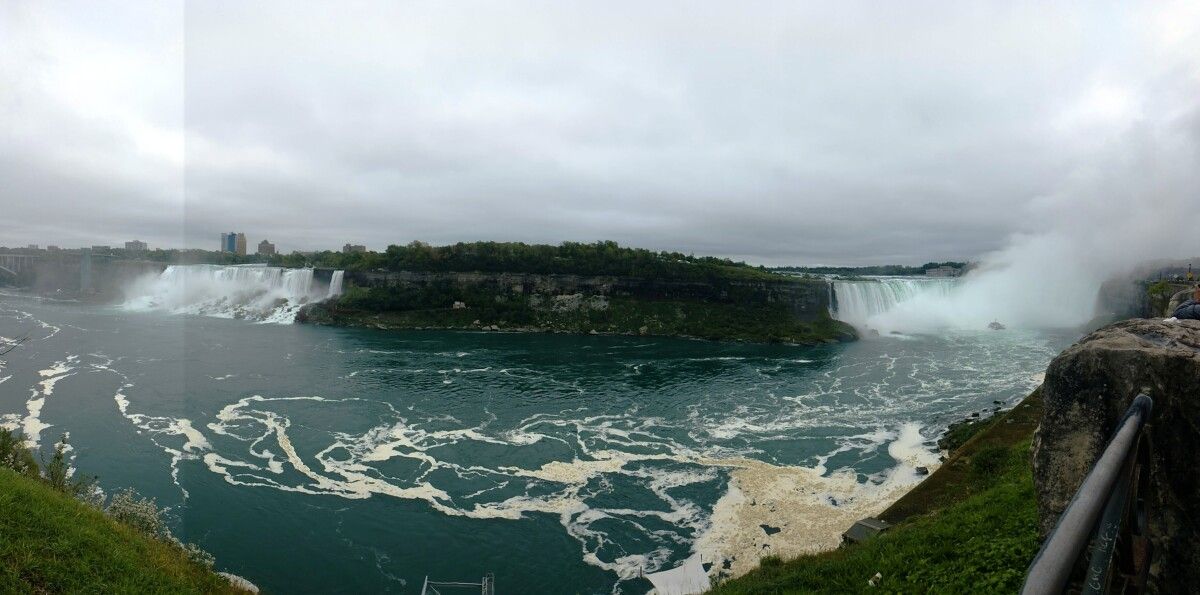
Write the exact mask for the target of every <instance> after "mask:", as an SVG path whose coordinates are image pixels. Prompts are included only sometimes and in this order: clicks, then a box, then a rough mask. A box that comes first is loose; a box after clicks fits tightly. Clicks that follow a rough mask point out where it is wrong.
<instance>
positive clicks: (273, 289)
mask: <svg viewBox="0 0 1200 595" xmlns="http://www.w3.org/2000/svg"><path fill="white" fill-rule="evenodd" d="M343 275H344V273H343V271H334V272H333V274H332V278H331V279H330V282H329V284H328V286H326V287H324V288H322V287H321V286H320V284H318V283H316V282H315V281H314V278H313V269H310V268H297V269H291V268H283V267H271V266H265V265H257V264H250V265H234V266H227V265H210V264H194V265H171V266H168V267H167V268H166V270H164V271H163V272H162V273H161V274H158V275H147V276H146V277H144V278H142V279H139V280H138V281H136V282H135V283H133V285H132V286H131V287H129V288H128V289H127V290H126V301H125V303H124V307H125V309H127V310H130V311H165V312H170V313H172V314H193V315H201V316H214V317H219V318H236V319H244V320H251V321H255V322H265V323H285V324H286V323H291V322H293V321H295V319H296V313H297V312H298V311H299V310H300V308H301V307H303V306H304V305H305V304H307V303H309V302H314V301H319V300H322V299H327V298H331V297H334V296H337V295H339V294H340V293H341V291H342V279H343Z"/></svg>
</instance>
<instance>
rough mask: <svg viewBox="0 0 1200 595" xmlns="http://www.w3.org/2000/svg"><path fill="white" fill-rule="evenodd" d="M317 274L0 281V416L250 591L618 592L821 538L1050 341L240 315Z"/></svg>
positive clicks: (1028, 368)
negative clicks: (673, 571) (468, 327)
mask: <svg viewBox="0 0 1200 595" xmlns="http://www.w3.org/2000/svg"><path fill="white" fill-rule="evenodd" d="M340 281H341V276H334V277H331V278H330V279H329V286H326V285H324V284H323V283H321V282H320V281H315V280H314V279H313V278H312V271H305V270H303V269H300V270H280V269H271V268H269V267H184V268H175V269H167V270H166V271H164V272H163V274H162V275H157V276H153V277H150V278H147V279H145V280H143V281H142V282H139V283H138V284H137V285H136V286H135V287H131V290H130V294H131V295H130V297H129V299H128V300H127V301H126V302H125V303H124V304H122V305H120V306H117V307H108V308H105V307H96V306H88V305H84V304H71V303H54V302H41V301H35V300H29V299H21V298H16V297H0V337H16V336H21V335H22V334H23V333H25V332H30V333H31V335H30V336H31V340H30V341H29V342H28V343H27V344H26V345H25V346H24V347H22V348H21V349H20V350H18V351H16V352H14V353H13V354H10V355H9V357H8V361H7V362H6V363H5V365H4V366H3V367H2V368H0V378H2V379H4V380H3V381H0V424H3V425H5V426H6V427H10V428H18V429H21V428H25V429H28V430H29V432H27V436H26V437H27V439H28V440H30V441H31V443H33V444H34V445H35V446H36V447H39V448H41V449H43V451H45V449H48V448H50V447H51V446H52V444H53V442H54V441H56V440H57V439H58V438H59V437H60V436H62V435H63V434H67V433H69V435H70V439H71V441H72V443H73V445H74V449H73V450H72V451H71V453H70V454H71V456H72V457H73V458H72V464H73V465H74V466H75V467H76V468H78V469H80V470H82V471H83V472H86V473H88V474H97V475H99V476H100V478H101V485H102V487H103V488H104V489H105V490H107V491H110V492H111V491H112V490H117V489H120V488H123V487H133V488H135V489H137V490H138V491H139V492H141V493H143V494H145V495H147V496H151V497H155V498H156V499H157V500H158V501H159V503H160V504H162V505H164V506H167V507H169V508H170V510H171V511H172V513H171V514H172V529H173V530H174V531H175V532H176V534H178V535H181V536H184V537H185V538H187V539H188V540H189V541H195V542H197V543H199V544H200V545H202V546H203V547H204V548H205V549H207V550H209V551H210V552H212V553H214V554H215V555H216V556H217V559H218V561H219V564H220V565H221V568H220V569H221V570H226V571H230V572H233V573H235V574H238V575H241V576H245V577H247V578H248V579H250V580H251V581H253V582H254V583H256V584H258V585H260V586H263V587H264V588H266V589H270V590H275V591H284V592H312V593H319V592H320V593H328V592H365V591H370V592H378V591H385V592H386V591H403V590H405V589H406V587H407V588H411V587H412V585H414V584H417V583H419V582H420V580H421V579H422V578H423V577H424V576H425V575H426V574H428V575H430V576H431V577H440V578H443V579H471V578H476V579H477V578H478V576H482V575H483V574H485V573H487V572H493V573H495V574H496V576H497V582H498V584H500V585H503V586H504V588H505V590H510V591H514V592H546V593H552V592H553V593H557V592H586V593H644V592H645V591H646V590H647V589H648V588H649V586H648V583H646V582H645V581H644V580H643V579H641V578H639V576H641V575H642V574H644V573H648V572H654V571H657V570H664V569H668V568H672V567H674V566H676V565H678V564H680V563H682V562H683V561H684V560H687V559H689V558H691V557H692V556H699V557H700V559H701V560H703V561H704V562H705V563H706V564H709V565H710V566H709V568H710V571H711V572H712V573H713V575H714V576H716V575H718V574H720V573H722V572H724V573H726V574H738V573H741V572H744V571H745V570H747V569H749V568H751V567H753V566H754V564H756V562H757V560H758V559H759V557H760V556H762V555H768V554H773V555H783V556H788V555H796V554H799V553H802V552H807V551H815V550H820V549H828V548H830V547H834V546H836V542H837V539H838V534H839V533H840V532H841V531H842V530H844V529H845V528H846V527H847V526H849V524H850V523H852V522H853V521H855V520H857V519H858V518H861V517H862V516H867V515H870V514H875V513H877V512H878V511H880V510H881V509H882V508H883V507H885V506H886V505H887V504H888V503H889V502H891V501H893V500H894V499H895V498H897V497H898V496H899V495H900V494H902V493H904V492H905V491H906V490H908V489H909V488H911V486H913V485H915V484H916V483H917V482H919V481H920V480H921V477H922V476H921V475H920V474H918V473H917V471H916V468H917V467H930V468H933V467H936V465H937V464H938V454H939V453H937V452H936V449H935V446H934V441H935V440H936V438H937V436H938V434H939V433H940V432H941V431H942V430H943V429H944V428H945V427H946V426H947V425H948V424H949V423H951V422H953V421H956V420H958V419H961V418H963V417H965V416H967V415H969V414H971V413H975V412H979V411H983V410H988V409H992V408H994V407H998V406H1000V407H1002V406H1007V405H1011V404H1013V403H1015V402H1016V401H1017V400H1019V399H1020V398H1022V397H1023V396H1024V395H1026V394H1027V393H1028V392H1029V391H1030V390H1031V389H1032V388H1034V387H1035V386H1036V385H1037V383H1038V373H1039V372H1041V371H1042V370H1043V369H1044V367H1045V364H1046V363H1047V362H1048V361H1049V359H1050V358H1051V357H1052V356H1053V354H1054V353H1056V352H1057V351H1058V350H1059V349H1061V347H1062V346H1064V345H1065V344H1066V343H1069V341H1070V340H1071V339H1072V336H1070V335H1065V334H1055V333H1048V332H1043V331H1034V330H1024V329H1015V330H1013V331H1011V332H1003V333H997V332H993V331H987V330H980V331H975V330H970V329H958V330H947V331H945V332H939V333H922V332H915V331H908V332H906V333H904V334H903V335H896V334H891V333H887V332H884V333H881V334H880V336H879V337H872V338H871V339H870V340H864V341H860V342H857V343H854V344H850V345H833V346H820V347H795V346H779V345H775V346H772V345H742V344H726V343H713V342H699V341H686V340H674V339H658V338H653V339H652V338H634V337H589V336H562V335H530V334H504V333H496V334H487V333H466V332H433V331H429V332H406V333H394V332H393V333H388V332H374V331H366V330H353V329H335V328H324V327H319V328H318V327H308V326H305V325H294V324H265V325H263V324H251V322H267V321H274V322H283V321H286V319H287V316H288V314H289V313H291V312H292V311H293V308H294V307H295V306H297V305H299V304H302V303H307V302H310V301H312V300H317V299H324V297H327V296H329V295H331V294H332V293H336V291H337V288H336V287H335V285H337V284H338V283H340ZM845 283H849V284H858V285H846V284H845ZM934 283H948V284H949V285H934ZM953 283H955V282H954V281H949V282H944V281H933V280H924V279H909V280H898V279H894V280H884V281H862V282H858V281H852V282H844V283H843V282H838V284H835V286H834V288H833V291H834V292H835V295H836V298H837V301H838V306H839V308H838V312H837V315H838V316H839V317H843V319H852V320H853V321H855V323H856V324H860V323H863V322H864V321H865V323H868V324H869V323H870V322H871V321H873V320H877V319H879V317H880V316H883V315H886V314H887V313H888V312H889V311H894V310H895V309H897V308H899V307H902V306H903V305H904V304H906V303H911V302H912V301H913V300H916V299H920V296H921V295H922V294H923V293H924V292H927V291H929V292H942V291H952V287H953ZM292 315H294V314H292ZM234 318H241V320H235V319H234ZM763 525H766V526H768V527H771V528H773V529H778V531H777V532H773V533H770V534H768V533H767V532H766V531H765V530H764V529H763V528H762V526H763ZM278 543H288V544H289V546H288V547H287V548H279V547H278V545H277V544H278ZM518 543H519V544H521V547H520V548H519V549H515V548H514V547H513V544H518ZM297 568H322V572H321V573H319V576H318V575H317V574H310V573H303V572H299V573H298V572H297V571H296V569H297Z"/></svg>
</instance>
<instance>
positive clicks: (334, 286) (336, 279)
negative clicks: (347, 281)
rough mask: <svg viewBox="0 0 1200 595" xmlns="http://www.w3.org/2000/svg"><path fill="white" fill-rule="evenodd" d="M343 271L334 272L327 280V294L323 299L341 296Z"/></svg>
mask: <svg viewBox="0 0 1200 595" xmlns="http://www.w3.org/2000/svg"><path fill="white" fill-rule="evenodd" d="M344 275H345V272H344V271H334V272H333V276H332V277H330V278H329V293H327V294H325V299H329V298H332V297H337V296H339V295H342V277H343V276H344Z"/></svg>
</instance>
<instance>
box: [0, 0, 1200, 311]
mask: <svg viewBox="0 0 1200 595" xmlns="http://www.w3.org/2000/svg"><path fill="white" fill-rule="evenodd" d="M0 11H2V12H3V18H2V19H0V39H4V40H5V41H4V44H5V49H6V51H4V52H0V109H2V110H3V113H4V114H5V118H4V119H3V122H2V123H0V180H3V184H0V205H3V211H4V213H3V217H2V218H0V244H7V245H22V244H26V243H39V244H47V243H57V244H62V245H81V244H91V243H119V242H120V241H123V240H126V239H133V238H141V239H145V240H148V241H150V242H151V243H152V244H155V245H160V246H191V247H205V248H212V247H215V246H216V238H217V236H218V234H219V233H220V232H221V231H229V230H237V231H243V232H245V233H247V234H248V236H249V237H250V238H251V240H253V241H255V242H256V241H257V240H258V239H261V238H269V239H271V240H272V241H274V242H276V243H277V244H278V245H279V247H280V248H281V249H283V250H292V249H316V248H336V247H338V246H340V245H341V244H343V243H345V242H354V243H365V244H367V245H368V246H370V247H372V248H375V249H381V248H383V247H384V246H386V245H387V244H388V243H406V242H408V241H411V240H414V239H420V240H424V241H428V242H434V243H444V242H453V241H466V240H475V239H495V240H520V241H528V242H559V241H563V240H584V241H586V240H596V239H615V240H617V241H620V242H622V243H626V244H632V245H637V246H644V247H649V248H657V249H672V250H682V251H691V252H696V253H703V254H716V255H723V256H732V257H735V258H743V259H747V260H750V261H752V262H756V263H765V264H788V263H810V264H816V263H827V264H865V263H881V262H901V263H919V262H924V261H926V260H934V259H937V260H942V259H950V258H976V257H979V256H981V255H986V254H992V255H993V256H992V257H990V258H989V262H991V263H995V266H997V267H999V266H1000V265H1002V264H1004V263H1008V268H1009V269H1014V267H1018V268H1019V266H1021V265H1018V264H1016V263H1017V262H1020V261H1022V257H1021V254H1022V251H1032V253H1034V254H1038V255H1044V254H1047V253H1048V252H1047V251H1050V252H1054V253H1057V254H1067V253H1071V254H1076V253H1078V254H1081V255H1082V256H1081V258H1082V260H1080V261H1079V262H1080V263H1082V264H1078V265H1073V266H1071V267H1070V272H1069V273H1066V274H1069V275H1074V274H1079V275H1081V276H1084V275H1086V276H1089V277H1090V276H1091V275H1092V273H1085V272H1084V271H1090V270H1091V269H1092V268H1093V263H1096V262H1100V261H1104V260H1106V259H1110V257H1111V258H1124V257H1125V256H1126V255H1127V254H1128V252H1125V251H1111V250H1109V248H1108V247H1107V245H1106V244H1105V242H1108V243H1109V244H1108V245H1120V244H1121V243H1126V244H1128V243H1129V242H1134V243H1138V245H1139V246H1142V247H1143V248H1144V249H1142V248H1139V249H1138V250H1136V251H1135V252H1137V253H1138V255H1139V256H1140V255H1141V253H1143V252H1144V253H1151V252H1153V253H1154V255H1156V256H1179V255H1184V254H1188V253H1195V252H1197V251H1200V247H1198V246H1197V243H1196V241H1195V240H1194V239H1192V237H1193V236H1194V234H1191V233H1190V232H1189V231H1188V230H1186V229H1180V228H1179V227H1178V226H1176V225H1175V224H1174V222H1173V221H1172V219H1173V218H1172V217H1171V215H1170V213H1172V212H1173V211H1172V210H1171V209H1184V210H1187V208H1188V207H1193V210H1194V206H1195V202H1196V199H1195V198H1194V196H1195V194H1194V192H1188V191H1187V190H1185V189H1183V188H1185V187H1186V185H1187V184H1189V183H1192V182H1194V180H1191V179H1188V178H1187V174H1186V173H1179V172H1181V171H1184V170H1186V168H1187V167H1192V168H1194V166H1195V162H1194V154H1189V153H1188V152H1187V151H1188V150H1190V149H1188V148H1187V147H1191V148H1194V144H1189V143H1194V138H1195V117H1194V114H1195V106H1196V104H1197V98H1200V93H1198V91H1200V32H1198V26H1197V23H1200V14H1197V10H1196V7H1195V6H1194V4H1189V3H1184V2H1180V3H1176V4H1170V3H1160V4H1154V5H1088V4H1084V5H1076V6H1047V5H1044V4H1027V5H1017V4H1013V3H1007V2H1005V3H1001V2H997V3H991V4H987V3H983V4H976V3H972V4H971V5H970V6H959V5H954V4H950V5H947V4H937V5H935V4H932V3H930V4H924V3H917V4H911V3H907V4H904V5H880V4H878V3H865V2H863V3H855V2H850V3H840V4H839V5H838V6H837V7H829V6H817V5H792V4H788V3H753V2H751V3H748V4H741V5H738V6H737V7H734V6H732V5H729V4H727V3H717V2H697V3H688V5H687V8H686V10H683V9H681V7H680V6H679V5H670V4H661V5H654V6H646V5H645V4H644V3H633V2H605V3H586V4H585V3H560V2H548V3H523V2H516V3H503V4H501V3H474V2H463V3H453V4H445V3H442V4H433V5H430V4H418V3H393V2H386V3H385V2H377V3H370V2H366V3H353V4H349V5H337V6H335V5H331V4H327V3H315V2H314V3H303V2H302V3H296V2H288V3H271V2H263V3H253V4H252V5H251V4H249V3H241V2H224V1H213V2H186V3H182V4H181V3H147V4H145V5H142V6H136V5H129V4H122V5H111V6H105V5H101V4H97V3H79V4H56V5H46V4H45V3H36V2H27V3H26V2H14V3H7V4H5V5H4V7H3V8H0ZM1189 114H1191V115H1189ZM1169 143H1174V144H1169ZM1188 159H1192V161H1188ZM1151 171H1153V172H1155V173H1157V174H1159V175H1157V176H1155V179H1151V176H1149V175H1147V172H1151ZM1172 176H1174V177H1172ZM1179 178H1183V179H1182V181H1181V180H1180V179H1179ZM1192 187H1193V188H1194V187H1195V186H1194V185H1193V186H1192ZM1130 214H1136V215H1137V216H1136V217H1134V218H1133V219H1132V220H1131V219H1130V216H1129V215H1130ZM1143 216H1144V218H1145V221H1142V218H1143ZM1175 219H1177V218H1175ZM1117 234H1138V235H1136V236H1132V237H1140V238H1141V239H1138V240H1128V239H1126V240H1118V239H1115V238H1117V237H1126V238H1128V237H1131V236H1119V235H1117ZM1173 234H1174V235H1173ZM1110 236H1111V237H1112V238H1110ZM1022 238H1036V239H1035V240H1030V242H1033V244H1031V243H1029V242H1025V241H1024V240H1022ZM1159 240H1162V241H1159ZM1055 243H1058V244H1061V245H1063V246H1064V247H1063V248H1062V249H1061V250H1057V249H1056V250H1057V251H1056V250H1051V248H1050V247H1049V246H1051V245H1053V244H1055ZM1034 244H1037V245H1040V246H1042V247H1041V248H1036V249H1034V248H1030V247H1029V246H1031V245H1034ZM1039 258H1040V257H1036V256H1035V257H1032V258H1031V265H1030V266H1033V264H1037V261H1038V260H1039ZM1042 264H1043V265H1044V264H1045V263H1042ZM1110 264H1111V263H1110ZM1096 266H1099V265H1096ZM1106 266H1107V265H1106ZM1047 283H1049V281H1047ZM1047 287H1050V286H1049V285H1047Z"/></svg>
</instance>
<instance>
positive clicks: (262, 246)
mask: <svg viewBox="0 0 1200 595" xmlns="http://www.w3.org/2000/svg"><path fill="white" fill-rule="evenodd" d="M258 253H259V255H261V256H275V244H272V243H271V242H268V241H267V240H263V241H261V242H259V243H258Z"/></svg>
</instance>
